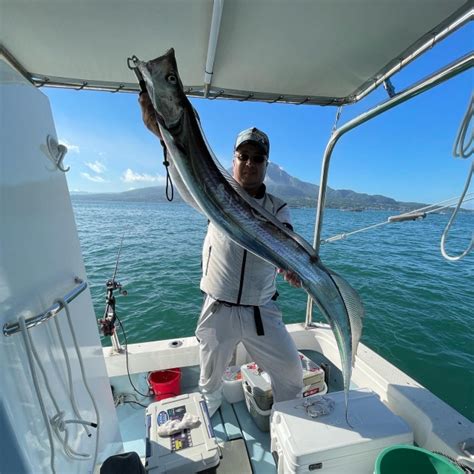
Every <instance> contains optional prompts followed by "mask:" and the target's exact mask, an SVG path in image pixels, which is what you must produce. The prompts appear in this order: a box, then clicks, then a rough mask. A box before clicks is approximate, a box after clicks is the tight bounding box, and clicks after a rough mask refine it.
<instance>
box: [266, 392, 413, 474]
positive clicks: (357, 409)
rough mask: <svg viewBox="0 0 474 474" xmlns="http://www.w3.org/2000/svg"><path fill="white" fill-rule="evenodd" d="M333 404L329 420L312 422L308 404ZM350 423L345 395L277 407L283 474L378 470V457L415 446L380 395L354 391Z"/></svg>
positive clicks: (275, 430)
mask: <svg viewBox="0 0 474 474" xmlns="http://www.w3.org/2000/svg"><path fill="white" fill-rule="evenodd" d="M321 398H325V399H330V400H333V402H334V408H333V410H332V412H330V413H329V414H328V415H323V416H320V417H317V418H311V417H310V416H309V414H308V413H307V409H306V408H305V407H304V406H303V403H304V402H306V403H308V402H311V401H316V400H318V399H321ZM349 422H350V423H351V425H352V428H351V427H350V426H348V424H347V422H346V418H345V404H344V392H333V393H330V394H328V395H325V396H324V397H322V396H320V395H315V396H312V397H308V398H304V399H297V400H290V401H286V402H280V403H275V404H274V405H273V410H272V418H271V435H270V436H271V450H272V453H273V455H274V457H275V459H276V460H277V464H278V473H279V474H283V473H284V474H293V473H302V472H309V471H316V472H318V473H319V472H320V473H324V474H328V473H340V472H350V473H351V474H359V473H360V474H362V473H364V474H367V473H371V472H373V471H374V465H375V460H376V458H377V456H378V454H379V453H380V452H381V451H382V450H383V449H384V448H386V447H387V446H390V445H393V444H413V433H412V431H411V430H410V428H409V426H408V425H407V424H406V423H405V421H403V420H402V419H401V418H400V417H398V416H396V415H395V414H393V413H392V412H391V411H390V410H389V409H388V408H387V407H386V406H385V405H384V404H383V403H382V401H381V400H380V398H379V397H378V395H376V394H375V393H374V392H372V391H370V390H368V389H359V390H351V391H350V392H349Z"/></svg>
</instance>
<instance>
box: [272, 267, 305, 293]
mask: <svg viewBox="0 0 474 474" xmlns="http://www.w3.org/2000/svg"><path fill="white" fill-rule="evenodd" d="M277 273H280V274H281V275H283V278H284V279H285V281H287V282H288V283H289V284H290V285H291V286H294V287H295V288H301V280H300V279H299V278H298V275H296V273H295V272H292V271H291V270H287V271H285V270H283V269H282V268H278V269H277Z"/></svg>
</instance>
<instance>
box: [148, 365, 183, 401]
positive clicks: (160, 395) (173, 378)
mask: <svg viewBox="0 0 474 474" xmlns="http://www.w3.org/2000/svg"><path fill="white" fill-rule="evenodd" d="M148 384H149V385H150V388H151V390H152V392H153V393H154V394H155V400H156V401H159V400H163V399H165V398H170V397H175V396H176V395H179V394H180V393H181V369H179V368H177V369H167V370H157V371H156V372H150V373H149V374H148Z"/></svg>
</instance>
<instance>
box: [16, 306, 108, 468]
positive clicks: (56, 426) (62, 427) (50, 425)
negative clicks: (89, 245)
mask: <svg viewBox="0 0 474 474" xmlns="http://www.w3.org/2000/svg"><path fill="white" fill-rule="evenodd" d="M55 303H58V304H60V305H61V306H62V307H63V308H64V309H65V311H66V316H67V320H68V324H69V329H70V331H71V335H72V339H73V342H74V346H75V349H76V354H77V358H78V361H79V366H80V369H81V374H82V379H83V383H84V386H85V388H86V390H87V393H88V394H89V396H90V398H91V401H92V405H93V406H94V410H95V414H96V420H97V421H96V423H93V422H89V421H85V420H83V419H82V418H81V416H80V415H79V410H78V408H77V404H76V400H75V396H74V390H73V385H72V374H71V366H70V361H69V356H68V354H67V350H66V347H65V344H64V339H63V337H62V334H61V329H60V327H59V324H58V322H57V321H56V320H55V323H56V329H57V331H58V336H59V340H60V345H61V348H62V351H63V355H64V359H65V362H66V369H67V376H68V388H69V398H70V401H71V405H72V407H73V411H74V413H75V415H76V417H77V419H64V417H65V412H64V411H62V410H60V408H59V404H58V402H57V400H56V398H55V397H54V395H53V391H52V389H51V386H50V384H49V380H48V377H47V374H46V371H45V369H44V366H43V364H42V363H41V359H40V357H39V355H38V351H37V350H36V347H35V345H34V343H33V339H32V338H31V335H30V333H29V331H28V328H27V327H26V323H25V318H24V317H23V316H21V317H20V318H19V325H20V328H21V334H22V337H23V341H24V343H25V348H26V355H27V358H28V364H29V366H30V371H31V376H32V379H33V385H34V387H35V391H36V395H37V397H38V401H39V404H40V409H41V413H42V415H43V420H44V423H45V427H46V430H47V433H48V440H49V445H50V466H51V472H52V473H53V474H55V473H56V470H55V466H54V464H55V450H54V441H53V436H52V433H53V432H54V434H55V435H56V437H57V439H58V440H59V442H60V444H61V445H62V448H63V451H64V453H65V454H66V455H67V456H68V457H69V458H70V459H74V460H79V461H85V460H89V459H91V458H92V456H91V455H90V454H84V453H78V452H76V451H74V450H73V449H72V448H71V446H70V445H69V432H68V430H67V425H68V424H80V425H82V426H83V427H84V429H85V431H86V433H87V435H88V437H90V436H91V434H90V433H89V430H88V429H87V427H88V426H90V427H93V428H97V431H96V443H95V450H94V457H93V464H92V470H93V469H94V467H95V465H96V462H97V456H98V452H99V422H100V418H99V410H98V408H97V404H96V401H95V399H94V397H93V395H92V392H91V390H90V388H89V386H88V384H87V379H86V375H85V370H84V364H83V361H82V356H81V352H80V350H79V345H78V343H77V339H76V334H75V332H74V328H73V325H72V320H71V315H70V311H69V306H68V304H67V303H66V301H65V300H64V299H60V298H58V299H56V300H55ZM35 362H36V365H37V366H38V368H39V370H40V372H41V374H42V376H43V380H44V384H45V387H46V390H47V392H48V395H49V397H50V398H51V401H52V403H53V405H54V409H55V411H56V414H55V415H53V416H52V417H51V418H49V417H48V415H47V412H46V407H45V403H44V399H43V396H42V394H41V389H40V386H39V380H38V375H37V373H36V369H35Z"/></svg>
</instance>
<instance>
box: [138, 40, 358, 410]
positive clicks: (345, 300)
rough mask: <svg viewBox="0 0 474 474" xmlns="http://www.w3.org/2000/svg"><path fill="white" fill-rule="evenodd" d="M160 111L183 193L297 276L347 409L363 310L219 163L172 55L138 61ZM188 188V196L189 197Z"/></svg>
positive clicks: (247, 245)
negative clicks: (335, 354) (336, 358)
mask: <svg viewBox="0 0 474 474" xmlns="http://www.w3.org/2000/svg"><path fill="white" fill-rule="evenodd" d="M135 65H136V66H137V67H138V69H139V71H140V72H141V74H142V76H143V78H144V80H145V83H146V88H147V91H148V94H149V96H150V98H151V101H152V103H153V106H154V109H155V111H156V118H157V122H158V125H159V128H160V131H161V135H162V138H163V140H164V142H165V145H166V148H167V150H168V158H169V160H170V162H171V164H172V170H173V173H174V174H175V176H174V179H175V181H176V182H177V183H178V190H179V191H181V190H183V192H185V193H187V194H188V195H191V196H192V198H193V200H194V202H195V204H197V207H198V208H200V209H201V211H202V212H203V213H204V214H205V215H206V216H207V217H208V218H209V219H210V220H211V221H212V223H213V224H214V225H215V226H217V227H218V228H219V229H220V230H221V231H222V232H223V233H224V234H226V235H227V236H228V237H229V238H231V239H232V240H233V241H235V242H236V243H238V244H239V245H241V246H242V247H244V248H246V249H247V250H249V251H250V252H252V253H254V254H255V255H258V256H259V257H261V258H263V259H264V260H266V261H267V262H270V263H271V264H272V265H275V266H276V267H277V268H281V269H283V270H292V271H294V272H295V273H296V274H297V275H298V277H299V278H300V280H301V284H302V287H303V288H304V289H305V290H306V291H307V292H308V294H309V295H310V296H311V298H312V299H313V300H314V302H315V303H316V305H317V306H318V308H319V309H320V311H321V313H322V314H323V315H324V317H325V318H326V319H327V321H328V322H329V324H330V326H331V328H332V330H333V332H334V335H335V338H336V341H337V345H338V349H339V353H340V356H341V364H342V373H343V378H344V391H345V402H346V419H347V401H348V391H349V384H350V378H351V372H352V363H353V361H354V357H355V353H356V350H357V345H358V343H359V340H360V336H361V332H362V318H363V315H364V309H363V306H362V303H361V300H360V298H359V297H358V295H357V293H356V292H355V290H354V289H353V288H351V286H350V285H349V284H348V283H347V282H346V281H345V280H344V279H343V278H342V277H340V276H339V275H337V274H335V273H334V272H332V271H330V270H328V269H327V268H326V267H325V266H324V265H323V264H322V263H321V261H320V259H319V257H318V256H317V255H316V253H315V251H314V249H313V247H312V246H311V245H310V244H309V243H308V242H306V241H305V240H304V239H303V238H302V237H300V236H299V235H298V234H296V233H294V232H292V231H291V230H289V229H287V228H286V227H285V226H283V225H282V224H281V223H280V222H279V221H278V220H277V219H276V218H275V217H274V216H273V215H272V214H270V213H269V212H268V211H266V210H265V209H264V208H263V207H261V206H260V205H259V204H258V203H256V201H255V200H254V199H253V198H252V197H251V196H250V195H249V194H248V193H247V192H246V191H244V190H243V188H242V187H241V186H239V184H238V183H237V182H236V181H235V180H233V178H232V177H231V176H230V175H229V174H228V173H227V171H226V170H225V169H224V168H223V167H222V166H221V165H220V164H219V163H218V161H217V159H216V158H215V157H214V155H213V153H212V151H211V149H210V147H209V146H208V145H207V143H206V140H205V138H204V134H203V131H202V129H201V126H200V123H199V120H197V118H196V114H195V111H194V109H193V107H192V105H191V103H190V102H189V100H188V99H187V97H186V95H185V93H184V91H183V85H182V83H181V79H180V77H179V74H178V68H177V65H176V59H175V55H174V50H173V49H171V50H169V51H168V52H167V53H166V54H165V55H163V56H161V57H159V58H156V59H154V60H152V61H148V62H142V61H139V60H136V63H135ZM183 188H185V189H183Z"/></svg>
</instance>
